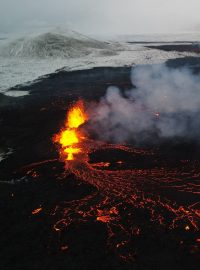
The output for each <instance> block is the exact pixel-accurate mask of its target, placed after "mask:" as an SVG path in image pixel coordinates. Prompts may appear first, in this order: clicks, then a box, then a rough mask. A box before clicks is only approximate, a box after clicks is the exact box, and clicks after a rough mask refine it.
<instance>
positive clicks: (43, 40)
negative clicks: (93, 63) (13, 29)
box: [0, 30, 110, 58]
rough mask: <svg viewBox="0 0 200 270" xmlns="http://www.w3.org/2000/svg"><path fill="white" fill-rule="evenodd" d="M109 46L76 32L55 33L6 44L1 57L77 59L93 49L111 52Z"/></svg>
mask: <svg viewBox="0 0 200 270" xmlns="http://www.w3.org/2000/svg"><path fill="white" fill-rule="evenodd" d="M109 47H110V46H109V44H107V43H105V42H102V41H98V40H95V39H92V38H89V37H86V36H84V35H81V34H79V33H77V32H74V31H70V30H68V31H65V32H64V31H57V32H55V31H53V32H45V33H37V34H31V35H28V36H24V37H20V38H16V39H14V40H11V41H9V42H7V44H4V46H2V47H1V49H0V55H1V56H4V57H28V58H35V57H38V58H49V57H54V58H55V57H57V58H75V57H81V56H83V55H88V54H90V53H91V51H92V50H93V49H100V50H109Z"/></svg>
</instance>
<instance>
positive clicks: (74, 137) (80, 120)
mask: <svg viewBox="0 0 200 270" xmlns="http://www.w3.org/2000/svg"><path fill="white" fill-rule="evenodd" d="M86 120H87V114H86V113H85V110H84V103H83V101H82V100H79V101H78V102H76V103H75V105H74V106H73V107H72V108H71V109H70V110H69V112H68V114H67V119H66V122H65V126H64V128H62V129H61V131H60V132H59V133H58V134H56V135H55V136H54V142H56V143H59V144H60V146H61V151H60V155H61V157H62V158H63V159H64V160H68V161H69V160H74V156H75V155H76V154H78V153H81V151H82V149H81V147H80V142H81V141H82V140H83V139H84V135H83V134H82V132H81V131H80V130H78V128H79V127H80V126H81V125H82V124H84V123H85V122H86Z"/></svg>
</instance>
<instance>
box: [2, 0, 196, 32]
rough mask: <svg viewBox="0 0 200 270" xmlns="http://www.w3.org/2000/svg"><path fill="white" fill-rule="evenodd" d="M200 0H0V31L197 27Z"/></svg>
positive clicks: (81, 30) (91, 30) (126, 29)
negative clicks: (60, 28)
mask: <svg viewBox="0 0 200 270" xmlns="http://www.w3.org/2000/svg"><path fill="white" fill-rule="evenodd" d="M199 10H200V1H199V0H0V31H17V30H20V29H22V28H28V27H32V26H33V27H37V26H48V25H51V26H54V25H58V24H66V25H68V26H69V27H70V28H72V29H75V30H77V31H80V32H83V33H86V34H98V33H100V34H104V33H115V34H116V33H117V34H134V33H135V34H140V33H167V32H184V31H196V30H200V16H199Z"/></svg>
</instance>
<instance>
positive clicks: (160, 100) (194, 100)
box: [89, 64, 200, 144]
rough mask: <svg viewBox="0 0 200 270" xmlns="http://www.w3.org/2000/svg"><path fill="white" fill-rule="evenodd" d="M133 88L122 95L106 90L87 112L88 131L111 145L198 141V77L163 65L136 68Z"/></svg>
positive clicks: (199, 93)
mask: <svg viewBox="0 0 200 270" xmlns="http://www.w3.org/2000/svg"><path fill="white" fill-rule="evenodd" d="M131 79H132V83H133V85H135V86H136V88H133V89H132V90H130V91H127V92H122V91H120V89H118V88H117V87H109V88H108V90H107V93H106V95H105V96H104V97H103V98H102V99H101V101H100V102H99V104H97V105H95V106H94V107H93V108H92V109H91V110H90V114H91V122H90V127H89V128H90V129H91V130H93V131H94V132H95V133H96V134H97V135H98V137H99V138H100V139H103V140H106V141H113V142H129V141H134V142H136V143H139V144H140V143H144V142H147V143H149V142H152V143H154V142H155V140H158V139H164V138H173V137H182V138H184V139H194V138H195V139H199V132H200V114H199V113H200V77H199V76H198V75H194V74H192V72H191V71H190V70H189V69H186V68H182V69H170V68H168V67H167V66H165V65H163V64H162V65H154V66H150V65H149V66H141V67H136V68H134V69H133V71H132V75H131Z"/></svg>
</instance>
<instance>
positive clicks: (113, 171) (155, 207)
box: [54, 101, 200, 260]
mask: <svg viewBox="0 0 200 270" xmlns="http://www.w3.org/2000/svg"><path fill="white" fill-rule="evenodd" d="M88 120H90V115H88V113H86V111H85V106H84V102H83V101H78V102H77V103H75V105H74V106H72V107H71V108H70V109H69V112H68V114H67V120H66V121H65V124H64V127H63V128H61V131H60V132H59V133H58V134H57V135H55V136H54V142H56V143H58V145H59V149H60V150H59V152H60V157H61V160H62V161H64V162H65V169H66V170H67V171H68V172H71V173H72V174H73V175H75V176H76V177H77V178H78V179H80V180H81V181H84V182H86V183H88V184H90V185H92V186H93V187H95V189H96V190H97V191H94V192H93V193H92V194H91V195H89V196H87V197H85V198H83V199H80V200H77V201H73V202H71V203H70V202H68V203H66V204H65V205H64V206H63V205H62V206H57V207H56V209H55V212H60V211H61V212H62V213H63V216H62V218H61V219H60V220H58V221H57V222H56V224H55V225H54V229H55V231H62V230H63V228H65V227H68V226H69V225H70V224H72V223H74V222H77V221H78V220H79V222H86V221H88V222H89V220H90V219H91V218H93V219H95V220H96V221H97V222H102V223H104V224H106V226H107V230H108V235H109V237H108V245H109V246H110V247H111V248H112V249H116V250H117V253H118V254H119V256H120V257H121V258H122V259H123V260H132V259H133V257H134V254H135V250H134V251H133V250H132V248H131V247H130V243H131V241H132V240H131V239H132V237H133V236H137V235H140V234H141V232H142V231H143V230H146V229H145V227H149V228H151V229H152V226H155V227H156V228H157V227H159V226H161V227H163V228H165V229H167V230H177V229H179V230H180V232H181V235H182V232H183V231H191V233H193V234H194V235H195V236H196V238H197V232H198V230H199V220H200V218H199V217H200V214H199V210H198V202H197V201H196V196H197V194H199V191H198V188H199V184H198V179H197V176H199V175H200V172H199V162H197V161H196V160H187V161H185V160H181V159H180V160H178V161H177V162H173V161H172V160H171V157H170V156H164V155H163V153H161V152H160V151H159V150H158V149H156V148H152V149H145V148H141V147H140V148H136V147H134V146H133V145H128V144H126V145H125V144H111V143H106V142H103V141H98V140H95V139H91V138H89V136H88V135H87V136H86V132H84V125H83V124H85V123H86V122H87V121H88ZM81 125H83V126H82V128H81V129H80V126H81ZM162 160H165V161H164V162H163V161H162ZM182 194H184V196H185V197H183V196H181V195H182ZM177 197H178V198H179V199H178V200H177ZM186 198H188V199H186ZM63 207H64V209H63ZM71 211H74V214H72V213H71ZM55 212H54V214H55ZM137 215H139V216H140V215H141V216H143V215H144V216H146V219H145V221H142V222H141V220H140V221H138V220H137ZM134 216H135V218H136V219H135V221H133V219H132V218H130V217H134ZM124 218H125V219H126V223H124V221H123V219H124ZM116 228H117V230H116ZM151 229H150V230H151ZM121 234H122V235H123V237H122V238H121V237H119V235H121ZM180 237H182V236H180ZM197 239H198V238H197ZM179 240H180V241H182V240H181V239H179ZM194 241H196V240H195V239H194ZM125 250H126V251H125Z"/></svg>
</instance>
